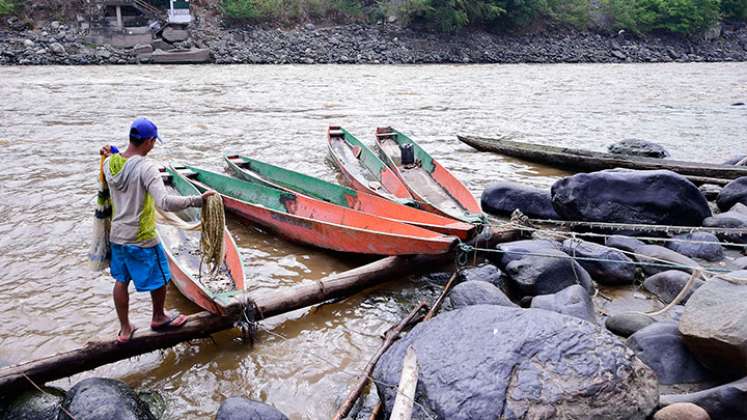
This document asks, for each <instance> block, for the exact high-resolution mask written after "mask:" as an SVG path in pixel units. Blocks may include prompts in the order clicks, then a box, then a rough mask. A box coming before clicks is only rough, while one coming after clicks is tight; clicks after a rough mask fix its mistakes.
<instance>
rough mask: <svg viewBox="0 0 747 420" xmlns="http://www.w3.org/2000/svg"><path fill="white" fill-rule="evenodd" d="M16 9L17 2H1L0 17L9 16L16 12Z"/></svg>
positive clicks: (5, 0) (7, 0) (9, 0)
mask: <svg viewBox="0 0 747 420" xmlns="http://www.w3.org/2000/svg"><path fill="white" fill-rule="evenodd" d="M15 9H16V5H15V2H13V1H11V0H0V16H5V15H9V14H11V13H12V12H13V11H15Z"/></svg>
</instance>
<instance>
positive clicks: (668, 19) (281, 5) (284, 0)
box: [0, 0, 747, 35]
mask: <svg viewBox="0 0 747 420" xmlns="http://www.w3.org/2000/svg"><path fill="white" fill-rule="evenodd" d="M2 1H3V0H0V2H2ZM6 1H7V0H6ZM0 4H1V3H0ZM594 4H597V6H594V7H596V9H593V6H592V0H402V1H396V2H395V1H392V0H223V1H222V6H223V12H224V14H225V16H226V17H227V18H228V19H230V20H240V21H251V22H279V23H286V24H288V23H299V22H303V21H306V20H310V19H311V20H327V21H336V22H360V21H366V20H368V21H378V20H383V19H386V18H388V17H390V16H394V17H396V18H397V19H398V20H399V22H400V23H402V24H404V25H410V26H416V27H421V28H428V29H434V30H439V31H447V32H448V31H455V30H459V29H461V28H465V27H478V28H483V29H488V30H495V31H500V30H517V29H523V28H531V27H536V26H535V25H536V24H542V23H548V22H549V23H560V24H565V25H572V26H575V27H576V28H579V29H584V28H587V27H588V25H589V22H590V16H591V14H592V13H595V14H597V15H598V14H603V15H606V16H607V17H608V20H610V21H612V22H614V27H613V28H610V29H626V30H629V31H632V32H635V33H646V32H671V33H680V34H686V35H693V34H697V33H699V32H702V31H704V30H706V29H708V28H710V27H712V26H713V25H714V24H715V23H717V22H718V21H719V20H720V19H722V18H723V19H730V20H745V21H747V0H601V5H598V2H594Z"/></svg>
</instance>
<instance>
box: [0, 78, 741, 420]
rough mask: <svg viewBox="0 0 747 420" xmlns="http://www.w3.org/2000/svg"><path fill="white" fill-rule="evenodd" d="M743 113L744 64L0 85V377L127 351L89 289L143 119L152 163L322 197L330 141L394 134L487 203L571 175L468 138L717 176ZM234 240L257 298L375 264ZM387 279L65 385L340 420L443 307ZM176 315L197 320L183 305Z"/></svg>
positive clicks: (105, 293) (182, 415)
mask: <svg viewBox="0 0 747 420" xmlns="http://www.w3.org/2000/svg"><path fill="white" fill-rule="evenodd" d="M735 102H747V63H735V64H656V65H652V64H648V65H647V64H632V65H600V64H593V65H479V66H478V65H472V66H195V67H192V66H180V67H160V66H143V67H134V66H133V67H0V359H2V360H5V361H6V362H11V363H15V362H21V361H24V360H28V359H32V358H38V357H42V356H46V355H49V354H52V353H56V352H59V351H64V350H69V349H73V348H75V347H78V346H81V345H83V344H85V343H86V342H87V341H89V340H92V339H97V338H99V339H100V338H113V337H114V335H115V334H116V333H117V329H118V328H117V326H118V324H117V321H116V315H115V313H114V306H113V303H112V299H111V288H112V279H111V278H110V277H109V276H108V275H107V274H106V273H92V272H90V271H88V270H87V268H86V266H85V254H86V251H87V246H88V241H89V237H90V235H91V221H92V217H93V206H94V195H95V191H96V173H97V169H98V155H97V150H98V148H99V147H100V146H101V145H102V144H109V143H111V144H117V145H120V146H124V145H125V144H126V142H127V135H128V128H129V123H130V121H131V120H132V119H133V118H135V117H137V116H147V117H150V118H152V119H153V120H155V121H156V122H157V124H158V125H159V129H160V132H161V135H162V137H163V138H164V139H165V140H166V144H165V145H159V146H157V147H156V150H155V151H154V153H153V154H152V157H153V158H155V159H159V160H169V161H176V162H190V163H193V164H196V165H200V166H204V167H209V168H221V167H222V160H221V155H222V153H223V152H227V151H230V152H241V153H244V154H248V155H250V156H253V157H255V158H258V159H261V160H265V161H268V162H271V163H274V164H278V165H283V166H286V167H289V168H291V169H295V170H300V171H303V172H307V173H310V174H313V175H316V176H320V177H322V178H325V179H328V180H334V179H335V171H334V170H333V168H332V167H331V166H330V165H329V164H328V163H326V162H325V156H326V153H327V145H326V141H325V132H326V128H327V126H328V125H329V124H339V125H342V126H344V127H346V128H348V129H349V130H350V131H352V132H353V133H354V134H357V135H358V136H359V137H360V138H361V139H363V140H364V141H367V142H369V143H371V142H372V140H373V133H374V129H375V128H376V127H377V126H385V125H391V126H393V127H396V128H398V129H400V130H402V131H405V132H406V133H409V134H411V135H412V136H413V137H414V138H415V139H416V140H417V141H419V142H420V143H421V145H422V146H424V147H425V149H427V150H428V151H430V152H431V154H432V155H433V156H434V157H435V158H436V159H439V160H440V161H441V162H442V163H443V164H444V165H445V166H446V167H447V168H449V169H450V170H452V171H453V172H454V173H455V174H456V175H457V177H459V178H460V179H462V180H463V181H464V182H465V183H466V184H467V185H468V187H469V188H470V189H471V190H472V192H473V193H474V194H475V195H477V196H479V194H480V193H481V191H482V189H483V188H484V187H485V186H486V185H488V184H489V183H490V182H491V181H494V180H497V179H510V180H514V181H518V182H524V183H528V184H532V185H536V186H540V187H547V186H549V185H551V183H552V182H553V181H554V180H555V179H557V177H558V176H562V175H563V174H564V173H563V172H562V171H558V170H553V169H548V168H543V167H539V166H536V165H528V164H526V163H523V162H520V161H517V160H512V159H508V158H503V157H500V156H497V155H492V154H488V153H478V152H476V151H474V150H472V149H471V148H470V147H468V146H466V145H463V144H461V143H459V142H458V141H457V140H456V138H455V135H456V134H458V133H464V134H477V135H484V136H492V135H496V134H510V135H513V136H516V138H517V139H520V140H527V141H533V142H540V143H547V144H556V145H564V146H575V147H582V148H586V149H593V150H604V149H605V147H606V145H607V144H609V143H611V142H613V141H617V140H621V139H624V138H630V137H638V138H644V139H650V140H654V141H657V142H659V143H661V144H662V145H664V146H665V147H666V148H668V149H669V150H670V151H671V152H672V154H673V156H674V157H675V158H679V159H682V160H694V161H707V162H719V161H722V160H724V159H726V158H729V157H731V156H732V155H734V154H737V153H746V152H747V137H746V136H745V133H747V107H735V106H731V104H732V103H735ZM228 222H229V227H230V228H231V230H232V232H233V233H234V235H235V236H236V237H237V240H238V243H239V245H240V247H241V250H242V253H243V255H244V258H245V264H246V270H247V272H248V278H249V284H250V285H251V288H253V289H257V288H263V289H273V288H283V287H290V286H293V285H297V284H303V283H308V282H313V281H316V280H318V279H320V278H323V277H325V276H327V275H330V274H332V273H336V272H341V271H344V270H347V269H350V268H353V267H355V266H358V265H360V264H362V263H365V262H366V261H370V260H367V259H365V258H351V257H350V256H346V255H340V254H334V253H330V252H324V251H320V250H317V249H312V248H309V247H305V246H300V245H297V244H292V243H289V242H287V241H285V240H283V239H280V238H277V237H275V236H273V235H271V234H268V233H267V232H265V231H263V230H262V229H259V228H257V227H255V226H252V225H250V224H245V223H242V222H241V221H239V220H237V219H236V218H234V217H230V216H229V218H228ZM394 280H397V281H395V282H392V283H390V284H388V285H386V286H382V287H380V288H377V289H374V290H370V291H368V292H366V293H363V294H359V295H357V296H355V297H352V298H349V299H346V300H344V301H341V302H337V303H333V304H327V305H323V306H320V307H316V308H314V309H309V310H300V311H295V312H293V313H291V314H287V315H285V316H282V317H277V318H274V319H270V320H267V321H265V322H262V323H261V326H260V331H259V333H258V335H257V342H256V344H255V345H254V347H253V348H249V347H248V346H247V345H245V344H242V343H240V342H238V341H237V340H235V337H236V334H235V333H234V332H230V333H221V334H218V335H216V336H215V340H214V341H210V340H202V341H197V342H194V343H190V344H183V345H180V346H178V347H175V348H173V349H169V350H165V351H163V352H155V353H151V354H148V355H144V356H141V357H138V358H134V359H131V360H127V361H122V362H119V363H116V364H113V365H109V366H105V367H101V368H99V369H97V370H95V371H93V372H89V373H86V374H83V375H78V376H76V377H74V378H71V379H69V380H61V381H58V382H56V385H59V386H62V387H64V388H67V387H69V386H71V385H72V384H74V383H75V382H77V381H78V380H80V379H81V378H83V377H88V376H110V377H115V378H119V379H121V380H123V381H125V382H127V383H128V384H130V385H131V386H133V387H136V388H144V389H153V390H158V391H161V392H162V393H163V395H164V396H165V398H166V400H167V402H168V408H167V412H166V418H169V419H192V418H194V419H197V418H211V417H212V416H213V415H214V413H215V411H216V410H217V408H218V406H219V405H220V402H221V401H222V400H223V399H225V398H226V397H228V396H236V395H241V396H245V397H248V398H253V399H258V400H262V401H266V402H268V403H270V404H272V405H274V406H276V407H277V408H279V409H280V410H281V411H283V412H285V413H286V414H287V415H288V416H289V417H291V418H293V419H321V418H329V417H331V415H332V414H333V413H334V411H335V408H336V406H337V404H339V402H340V401H341V400H342V399H343V398H344V396H345V394H346V393H347V390H348V389H349V387H350V386H351V384H352V383H353V382H354V378H355V376H356V374H357V373H358V372H359V371H360V370H361V369H362V368H363V367H364V366H365V364H366V362H367V360H368V358H369V357H370V356H371V355H372V354H373V353H374V352H375V350H376V348H378V346H379V343H380V340H379V338H378V337H377V335H378V334H380V333H382V332H383V331H385V330H386V329H387V328H388V327H389V326H391V325H392V324H394V323H396V322H397V321H398V320H399V319H400V318H401V317H403V316H404V315H405V314H406V313H407V312H408V310H409V309H410V308H411V306H412V305H414V303H415V302H416V301H417V300H418V299H420V298H423V297H430V296H431V295H433V294H434V293H435V292H436V289H433V288H427V287H423V286H422V283H419V285H420V288H418V287H416V284H415V283H413V282H411V281H409V280H407V279H394ZM131 290H132V289H131ZM167 307H168V308H172V309H173V308H176V309H178V310H180V311H182V312H186V313H192V312H196V311H197V310H198V308H197V307H196V306H194V305H192V304H191V303H190V302H189V301H187V300H186V299H185V298H183V297H182V296H181V295H180V294H179V293H178V291H177V290H176V289H174V288H171V289H170V292H169V297H168V299H167ZM130 314H131V318H132V319H133V321H134V323H135V325H136V326H139V327H141V328H146V327H147V325H148V322H149V315H150V299H149V296H148V295H147V294H139V293H134V292H133V293H132V294H131V300H130ZM268 331H270V332H268Z"/></svg>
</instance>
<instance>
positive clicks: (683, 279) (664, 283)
mask: <svg viewBox="0 0 747 420" xmlns="http://www.w3.org/2000/svg"><path fill="white" fill-rule="evenodd" d="M688 280H690V274H689V273H685V272H684V271H679V270H668V271H662V272H661V273H657V274H654V275H653V276H651V277H649V278H647V279H646V280H645V281H644V282H643V287H644V288H645V289H646V290H648V291H649V292H651V293H652V294H654V295H655V296H656V297H657V298H658V299H659V300H660V301H662V302H663V303H670V302H672V301H673V300H674V298H675V297H677V295H678V294H679V293H680V291H682V289H683V288H684V287H685V285H686V284H687V282H688ZM704 283H705V282H704V281H703V280H701V279H695V282H694V283H693V285H692V287H691V288H690V291H688V292H687V294H686V295H685V297H684V298H683V299H682V300H681V301H680V304H685V303H686V302H687V300H688V299H690V296H692V294H693V293H694V292H695V290H697V288H698V287H700V286H702V285H703V284H704Z"/></svg>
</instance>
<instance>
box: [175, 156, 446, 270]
mask: <svg viewBox="0 0 747 420" xmlns="http://www.w3.org/2000/svg"><path fill="white" fill-rule="evenodd" d="M187 168H188V169H189V170H190V172H191V173H190V174H188V176H189V180H190V181H191V182H192V183H193V184H195V186H196V187H197V188H198V189H200V190H205V189H206V188H212V189H214V190H215V191H217V192H218V193H219V194H221V195H222V196H223V203H224V205H225V207H226V209H228V210H229V211H231V212H232V213H234V214H236V215H237V216H239V217H242V218H244V219H246V220H248V221H251V222H254V223H257V224H259V225H261V226H264V227H266V228H268V229H270V230H273V231H275V232H277V233H279V234H281V235H283V236H284V237H286V238H289V239H291V240H294V241H297V242H301V243H305V244H309V245H314V246H318V247H320V248H326V249H331V250H334V251H342V252H351V253H360V254H372V255H411V254H442V253H446V252H449V251H450V250H451V249H452V247H453V246H455V245H456V243H457V242H458V239H457V238H456V237H454V236H447V235H444V234H441V233H437V232H433V231H431V230H427V229H423V228H419V227H417V226H411V225H406V224H404V223H399V222H394V221H392V220H388V219H384V218H381V217H378V216H374V215H371V214H367V213H363V212H359V211H357V210H352V209H349V208H346V207H342V206H338V205H335V204H332V203H328V202H326V201H321V200H316V199H314V198H311V197H307V196H305V195H301V194H295V193H292V192H289V191H284V190H281V189H278V188H272V187H268V186H265V185H261V184H259V183H256V182H248V181H244V180H242V179H238V178H233V177H230V176H226V175H222V174H219V173H217V172H212V171H208V170H204V169H200V168H196V167H193V166H188V167H187Z"/></svg>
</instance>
